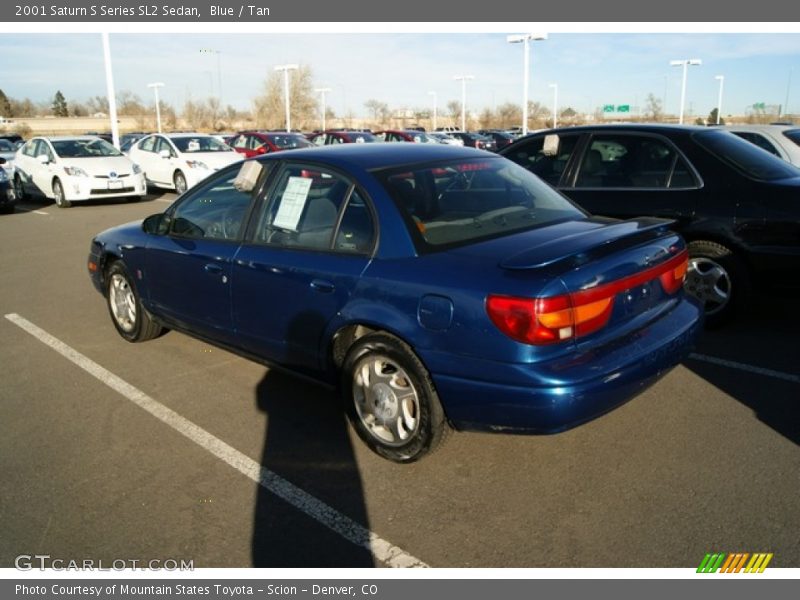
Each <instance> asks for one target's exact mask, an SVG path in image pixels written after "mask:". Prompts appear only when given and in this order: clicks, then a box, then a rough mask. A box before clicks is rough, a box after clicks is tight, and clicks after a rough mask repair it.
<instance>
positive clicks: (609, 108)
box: [603, 104, 615, 112]
mask: <svg viewBox="0 0 800 600" xmlns="http://www.w3.org/2000/svg"><path fill="white" fill-rule="evenodd" d="M614 108H615V107H614V105H613V104H604V105H603V112H614Z"/></svg>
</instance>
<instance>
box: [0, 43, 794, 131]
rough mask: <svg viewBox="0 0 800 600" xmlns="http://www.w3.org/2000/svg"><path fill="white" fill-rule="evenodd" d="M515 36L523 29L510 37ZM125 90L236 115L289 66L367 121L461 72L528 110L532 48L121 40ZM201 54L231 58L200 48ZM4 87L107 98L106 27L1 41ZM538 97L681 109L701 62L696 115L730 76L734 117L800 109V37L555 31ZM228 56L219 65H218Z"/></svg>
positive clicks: (481, 104) (485, 94)
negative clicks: (651, 101)
mask: <svg viewBox="0 0 800 600" xmlns="http://www.w3.org/2000/svg"><path fill="white" fill-rule="evenodd" d="M508 33H519V32H518V31H509V32H508ZM110 46H111V58H112V65H113V73H114V82H115V88H116V90H117V92H118V93H119V92H120V91H122V90H128V91H131V92H133V93H135V94H137V95H139V96H140V97H141V98H142V99H143V100H144V101H145V102H148V103H149V102H151V101H152V91H151V90H150V89H148V88H147V83H149V82H155V81H159V82H164V83H165V84H166V85H165V87H164V88H162V89H161V91H160V94H161V98H162V99H164V100H165V101H167V102H169V103H171V104H173V105H177V106H178V107H180V106H182V105H183V103H184V102H185V101H186V100H187V99H194V100H198V99H202V98H205V97H208V96H212V95H217V93H218V88H219V85H218V81H219V79H220V77H221V80H222V100H223V103H224V104H225V105H228V104H230V105H233V106H234V107H236V108H238V109H249V108H251V107H252V99H253V98H254V97H255V96H257V95H258V94H259V92H260V91H261V89H262V87H263V85H264V81H265V79H266V77H267V76H268V75H269V74H270V73H271V72H273V70H274V67H275V66H276V65H280V64H287V63H297V64H302V65H308V66H310V67H311V70H312V73H313V78H314V85H315V87H327V88H331V92H330V93H329V94H328V95H327V103H328V105H329V106H330V107H331V108H332V109H333V110H334V111H335V112H336V114H337V115H338V116H343V115H346V114H347V113H349V112H352V114H353V115H355V116H368V114H369V112H368V110H367V109H366V108H365V106H364V103H365V102H367V101H368V100H373V99H374V100H379V101H381V102H385V103H386V104H388V105H389V106H390V108H392V109H399V108H412V109H413V108H422V109H430V108H431V107H432V104H433V96H432V95H430V94H429V92H436V98H437V102H438V106H439V110H440V113H443V112H444V111H445V109H444V107H445V106H446V104H447V102H448V101H451V100H456V101H459V102H460V100H461V83H460V82H458V81H455V80H454V79H453V78H454V76H456V75H473V76H474V80H472V81H469V82H467V105H468V108H469V111H470V112H480V110H482V109H483V108H492V107H496V106H499V105H501V104H503V103H505V102H513V103H521V101H522V94H523V90H522V77H523V47H522V44H509V43H507V41H506V35H505V34H504V33H286V34H281V33H263V34H258V33H220V34H211V33H155V34H146V33H131V34H125V33H112V34H111V35H110ZM201 49H211V50H215V51H219V54H214V53H206V54H203V53H201V52H200V50H201ZM0 56H2V57H3V67H2V69H1V70H0V89H2V90H3V91H4V92H5V94H6V95H7V96H10V97H13V98H17V99H22V98H25V97H28V98H30V99H31V100H33V101H35V102H39V101H49V100H51V99H52V98H53V96H54V94H55V92H56V90H61V92H62V93H63V94H64V96H65V97H66V99H67V101H71V100H77V101H84V100H86V99H88V98H90V97H92V96H96V95H105V94H106V82H105V71H104V66H103V57H102V42H101V36H100V34H99V33H68V34H58V33H24V34H0ZM530 57H531V61H530V88H529V89H530V91H529V98H530V99H531V100H535V101H539V102H542V103H543V104H545V105H546V106H548V107H552V103H553V92H554V90H553V88H551V87H549V85H548V84H550V83H556V84H557V86H558V88H557V89H558V106H559V110H561V109H563V108H566V107H568V106H569V107H572V108H574V109H576V110H578V111H579V112H594V110H595V108H597V107H599V106H602V105H605V104H615V105H619V104H629V105H630V106H631V107H632V108H631V111H632V112H635V110H636V107H637V106H640V107H642V110H644V106H645V99H646V97H647V96H648V95H649V94H653V95H654V96H655V97H656V98H658V99H660V100H662V101H663V100H666V103H665V107H666V111H667V112H668V113H672V114H677V113H678V109H679V103H680V95H681V77H682V69H681V68H678V67H670V66H669V62H670V61H671V60H678V59H688V58H700V59H701V60H702V61H703V62H702V65H700V66H696V67H690V68H689V71H688V77H687V93H686V104H685V106H686V112H687V114H688V115H693V116H707V115H708V113H709V112H710V111H711V109H712V108H714V107H715V106H716V105H717V100H718V93H719V81H718V80H716V79H715V76H716V75H723V76H724V89H723V100H722V103H723V106H722V114H723V116H725V115H728V114H744V112H745V110H746V107H748V106H750V105H752V104H753V103H756V102H764V103H766V104H776V105H777V104H784V103H785V102H786V99H787V92H788V111H787V110H784V113H786V112H788V113H795V114H796V113H800V33H766V34H743V33H647V34H644V33H643V34H613V33H552V34H550V35H549V38H548V39H547V40H545V41H537V42H532V43H531V46H530ZM218 59H219V68H218Z"/></svg>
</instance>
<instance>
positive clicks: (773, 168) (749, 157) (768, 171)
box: [693, 130, 800, 181]
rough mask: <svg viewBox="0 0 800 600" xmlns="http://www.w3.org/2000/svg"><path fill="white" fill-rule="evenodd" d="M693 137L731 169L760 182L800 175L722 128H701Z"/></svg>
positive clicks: (770, 155)
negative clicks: (706, 129)
mask: <svg viewBox="0 0 800 600" xmlns="http://www.w3.org/2000/svg"><path fill="white" fill-rule="evenodd" d="M693 137H694V139H695V140H696V141H697V143H698V144H700V145H701V146H702V147H703V148H705V149H706V150H708V151H709V152H710V153H711V154H713V155H715V156H716V157H718V158H719V159H720V160H722V161H723V162H726V163H728V164H729V165H731V166H732V167H733V168H734V169H736V170H737V171H739V172H740V173H742V174H743V175H745V176H746V177H750V178H751V179H758V180H761V181H774V180H777V179H788V178H790V177H800V169H798V168H797V167H794V166H792V165H790V164H789V163H787V162H785V161H783V160H781V159H780V158H778V157H776V156H773V155H772V154H769V153H768V152H765V151H764V150H762V149H761V148H759V147H758V146H755V145H754V144H751V143H750V142H747V141H745V140H743V139H741V138H739V137H737V136H735V135H733V134H732V133H729V132H726V131H718V130H711V131H702V132H700V133H695V134H694V135H693Z"/></svg>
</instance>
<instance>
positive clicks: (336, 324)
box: [89, 144, 702, 462]
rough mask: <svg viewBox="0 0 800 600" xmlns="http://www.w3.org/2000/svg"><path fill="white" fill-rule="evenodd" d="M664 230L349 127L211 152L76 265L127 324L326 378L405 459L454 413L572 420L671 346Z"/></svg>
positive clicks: (515, 427)
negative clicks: (262, 152) (181, 185)
mask: <svg viewBox="0 0 800 600" xmlns="http://www.w3.org/2000/svg"><path fill="white" fill-rule="evenodd" d="M668 225H669V222H668V221H662V220H657V219H633V220H629V221H614V220H610V219H605V218H594V217H590V216H588V215H587V214H586V213H584V212H583V211H581V210H580V209H578V208H576V207H575V206H574V205H573V204H571V203H570V202H569V201H568V200H566V199H565V198H564V197H563V196H561V195H560V194H559V193H558V192H555V191H554V190H552V189H551V188H550V187H549V186H547V185H546V184H545V183H543V182H542V181H540V180H539V179H538V178H537V177H536V176H534V175H532V174H531V173H529V172H528V171H526V170H525V169H523V168H522V167H519V166H517V165H516V164H514V163H512V162H511V161H508V160H506V159H504V158H501V157H498V156H494V155H489V154H487V153H486V152H482V151H479V150H473V149H470V148H459V147H454V146H443V145H441V146H440V145H432V144H386V145H382V144H381V145H376V144H369V145H362V144H345V145H342V146H339V147H334V148H314V149H303V150H292V151H290V152H281V153H278V154H275V155H270V156H267V157H263V158H259V159H255V160H251V161H248V162H246V163H244V165H242V164H239V165H232V166H231V167H228V168H226V169H223V170H221V171H220V172H219V173H217V174H216V175H214V176H213V177H210V178H209V179H207V180H206V181H204V182H202V183H201V184H199V185H198V186H196V187H194V188H192V189H190V190H189V191H188V192H186V193H185V194H184V195H183V196H181V197H180V198H179V199H178V200H177V201H176V202H175V203H174V204H173V205H172V206H171V207H170V208H168V209H167V211H166V212H164V213H163V214H158V215H153V216H151V217H148V218H147V219H145V220H144V221H143V222H141V223H139V222H137V223H131V224H128V225H123V226H121V227H117V228H114V229H110V230H108V231H105V232H103V233H101V234H99V235H98V236H97V237H96V238H95V239H94V240H93V241H92V245H91V253H90V256H89V271H90V272H91V276H92V279H93V281H94V284H95V286H96V287H97V289H98V290H100V291H101V292H102V293H103V294H104V295H105V297H106V298H107V301H108V307H109V310H110V313H111V317H112V321H113V323H114V325H115V326H116V328H117V330H118V331H119V333H120V334H121V335H122V337H124V338H125V339H127V340H129V341H134V342H135V341H142V340H146V339H149V338H153V337H155V336H157V335H159V333H161V331H162V329H163V328H165V327H167V328H170V329H178V330H181V331H184V332H187V333H190V334H192V335H194V336H197V337H199V338H201V339H205V340H208V341H210V342H212V343H215V344H218V345H220V346H223V347H226V348H229V349H232V350H234V351H236V352H238V353H241V354H243V355H245V356H249V357H252V358H255V359H258V360H261V361H264V362H266V363H268V364H276V365H280V366H283V367H288V368H290V369H292V370H295V371H297V372H300V373H303V374H304V375H309V376H312V377H315V378H317V379H320V380H323V381H325V382H327V383H334V384H339V385H340V387H341V392H342V395H343V397H344V399H345V402H346V407H347V411H348V414H349V416H350V419H351V422H352V423H353V425H354V427H355V429H356V430H357V432H358V434H359V435H360V436H361V438H362V439H363V440H364V441H365V442H366V443H367V444H368V445H369V446H370V447H371V448H372V449H373V450H374V451H375V452H377V453H378V454H380V455H382V456H384V457H386V458H388V459H391V460H394V461H398V462H408V461H413V460H416V459H418V458H420V457H422V456H423V455H424V454H426V453H427V452H429V451H431V450H432V449H434V448H435V447H436V446H437V444H438V443H439V442H440V440H441V439H442V438H443V435H444V434H445V433H446V431H447V430H448V429H449V428H450V427H455V428H457V429H483V430H494V431H519V432H541V433H547V432H556V431H560V430H564V429H566V428H569V427H572V426H574V425H577V424H579V423H582V422H585V421H587V420H589V419H592V418H594V417H596V416H598V415H600V414H602V413H604V412H606V411H608V410H610V409H612V408H613V407H615V406H617V405H619V404H620V403H622V402H624V401H626V400H628V399H629V398H631V397H632V396H634V395H635V394H636V393H638V392H639V391H641V390H642V389H643V388H644V387H646V386H647V385H649V384H651V383H652V382H654V381H655V380H657V379H658V378H659V377H660V376H661V375H663V374H664V373H665V372H666V371H667V370H669V369H670V368H671V367H673V366H674V365H675V364H677V363H678V362H679V361H680V360H681V359H682V358H684V357H685V356H686V354H687V352H688V351H689V348H690V346H691V345H692V343H693V342H694V339H695V337H696V335H697V333H698V330H699V328H700V324H701V320H702V310H701V309H700V308H699V306H698V304H697V303H696V302H694V301H693V300H691V299H689V298H688V297H686V296H684V293H683V291H682V289H681V288H682V283H683V279H684V275H685V272H686V266H687V254H686V248H685V245H684V242H683V241H682V239H681V238H680V237H679V236H678V235H676V234H674V233H672V232H670V231H669V229H668ZM287 401H290V400H287Z"/></svg>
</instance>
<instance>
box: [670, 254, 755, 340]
mask: <svg viewBox="0 0 800 600" xmlns="http://www.w3.org/2000/svg"><path fill="white" fill-rule="evenodd" d="M688 248H689V269H688V270H687V272H686V283H685V284H684V289H685V290H686V291H687V292H688V293H689V294H691V295H692V296H694V297H695V298H697V299H698V300H700V301H701V302H702V303H703V307H704V310H705V315H706V325H707V326H708V327H711V328H714V327H719V326H720V325H723V324H725V323H728V322H730V321H731V320H732V319H734V318H735V317H736V316H737V315H739V314H741V312H742V311H743V310H744V308H745V307H746V306H747V305H748V304H749V303H750V297H751V294H752V289H751V285H750V275H749V273H748V271H747V266H746V265H745V264H744V262H743V261H742V259H740V258H739V257H738V256H737V255H736V254H734V253H733V251H732V250H730V249H729V248H727V247H726V246H723V245H722V244H718V243H716V242H710V241H706V240H698V241H695V242H690V243H689V245H688Z"/></svg>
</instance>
